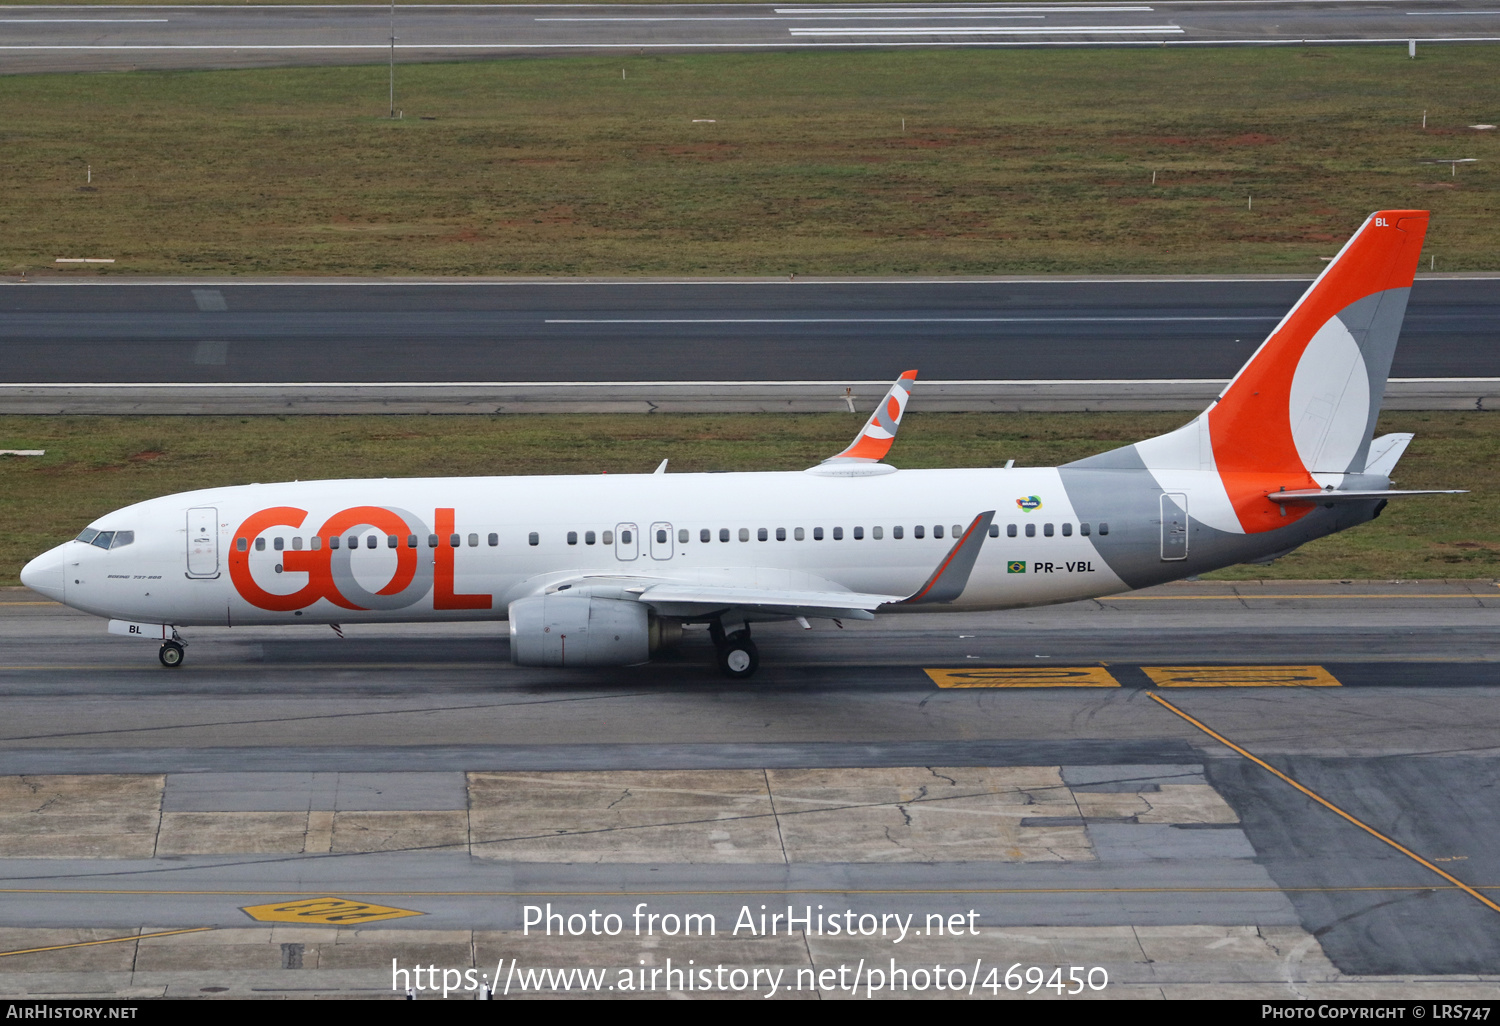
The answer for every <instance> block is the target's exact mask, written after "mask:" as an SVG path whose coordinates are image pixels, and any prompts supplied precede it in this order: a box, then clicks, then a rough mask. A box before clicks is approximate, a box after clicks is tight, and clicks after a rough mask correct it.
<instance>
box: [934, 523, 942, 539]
mask: <svg viewBox="0 0 1500 1026" xmlns="http://www.w3.org/2000/svg"><path fill="white" fill-rule="evenodd" d="M932 536H933V537H934V538H941V537H942V536H943V525H942V524H933V525H932Z"/></svg>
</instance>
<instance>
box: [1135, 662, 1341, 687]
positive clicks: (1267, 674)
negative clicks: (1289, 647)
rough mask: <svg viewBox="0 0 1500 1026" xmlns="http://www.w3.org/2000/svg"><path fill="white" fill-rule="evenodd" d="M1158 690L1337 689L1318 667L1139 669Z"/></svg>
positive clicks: (1338, 685)
mask: <svg viewBox="0 0 1500 1026" xmlns="http://www.w3.org/2000/svg"><path fill="white" fill-rule="evenodd" d="M1141 672H1142V673H1144V674H1145V675H1146V676H1148V677H1150V678H1151V683H1153V684H1155V685H1156V686H1157V687H1159V688H1292V687H1297V688H1337V687H1342V686H1343V685H1342V684H1341V683H1340V682H1339V680H1338V679H1337V678H1336V677H1334V675H1333V674H1331V673H1329V672H1328V671H1327V670H1325V669H1323V667H1321V666H1142V667H1141Z"/></svg>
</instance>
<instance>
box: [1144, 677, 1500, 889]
mask: <svg viewBox="0 0 1500 1026" xmlns="http://www.w3.org/2000/svg"><path fill="white" fill-rule="evenodd" d="M1149 697H1150V699H1151V700H1152V701H1153V702H1156V703H1157V704H1158V705H1160V706H1163V707H1164V708H1166V709H1167V710H1168V711H1170V712H1172V713H1174V714H1176V715H1177V716H1180V717H1182V718H1183V719H1184V720H1186V721H1187V722H1189V723H1191V724H1192V725H1193V726H1195V727H1197V728H1198V729H1199V730H1201V731H1203V733H1205V734H1207V735H1208V736H1209V737H1211V738H1213V739H1214V740H1215V741H1217V742H1219V743H1220V744H1222V745H1224V746H1225V747H1226V748H1229V749H1231V750H1233V751H1235V752H1238V753H1239V754H1240V755H1243V756H1244V757H1245V758H1247V759H1249V760H1250V761H1251V762H1253V763H1255V765H1257V766H1259V767H1260V768H1261V769H1263V770H1265V771H1266V772H1267V773H1270V774H1271V775H1272V776H1275V777H1277V778H1278V779H1280V780H1281V781H1282V782H1284V783H1287V784H1290V785H1292V786H1293V787H1295V788H1296V789H1297V790H1299V791H1301V792H1302V793H1303V794H1305V795H1307V796H1308V797H1309V798H1311V799H1312V800H1313V801H1315V802H1317V803H1318V804H1319V805H1321V806H1323V807H1324V808H1326V809H1328V810H1329V811H1330V812H1333V813H1335V814H1337V815H1339V816H1341V817H1343V818H1344V819H1346V820H1348V821H1349V822H1350V823H1353V824H1354V825H1355V826H1357V827H1359V828H1360V829H1361V830H1363V831H1365V833H1367V834H1369V835H1370V836H1371V837H1374V838H1376V839H1377V840H1381V841H1384V842H1385V843H1386V844H1388V845H1390V846H1391V847H1392V848H1395V849H1396V850H1397V851H1399V852H1400V853H1401V854H1403V855H1405V856H1406V857H1407V858H1409V859H1411V860H1412V861H1413V862H1416V863H1417V864H1418V865H1420V866H1423V867H1425V868H1427V869H1430V870H1432V872H1434V873H1436V874H1437V875H1438V876H1440V877H1442V878H1443V879H1444V880H1447V881H1448V882H1449V883H1451V884H1452V885H1453V886H1455V887H1457V888H1458V889H1459V890H1461V891H1463V892H1464V893H1465V894H1467V895H1469V897H1471V898H1473V899H1474V900H1475V901H1477V902H1479V903H1480V904H1482V905H1484V906H1485V907H1486V908H1488V909H1490V910H1492V911H1495V912H1500V904H1496V903H1495V902H1493V901H1491V900H1490V899H1489V898H1486V897H1485V896H1484V895H1483V894H1480V893H1479V891H1477V890H1476V889H1474V888H1473V887H1470V886H1469V885H1468V884H1466V883H1464V882H1463V881H1462V880H1460V879H1459V878H1458V877H1456V876H1454V875H1453V874H1452V873H1449V872H1446V871H1445V870H1443V869H1440V868H1438V866H1436V865H1434V864H1433V863H1432V862H1430V861H1428V860H1427V859H1424V858H1423V857H1422V856H1420V855H1418V854H1417V853H1416V852H1414V851H1412V850H1411V849H1410V848H1408V847H1406V846H1405V845H1403V844H1401V843H1400V842H1399V841H1394V840H1392V839H1391V838H1389V837H1387V836H1386V835H1385V834H1382V833H1381V832H1380V831H1379V830H1376V829H1375V828H1374V827H1372V826H1370V825H1369V824H1368V823H1366V822H1365V821H1364V820H1361V819H1357V818H1355V817H1354V816H1352V815H1350V814H1349V813H1347V812H1345V811H1344V810H1343V809H1341V808H1339V807H1338V806H1337V805H1335V804H1333V802H1331V801H1329V800H1328V799H1327V798H1324V797H1323V796H1322V795H1320V794H1318V793H1317V792H1316V791H1314V790H1312V789H1311V788H1308V787H1304V786H1303V785H1302V784H1299V783H1297V781H1295V780H1293V779H1292V778H1291V777H1289V776H1287V775H1286V774H1285V773H1283V772H1281V770H1279V769H1277V768H1276V767H1275V766H1272V765H1271V764H1270V763H1268V762H1266V761H1265V760H1264V759H1262V758H1260V757H1258V756H1256V755H1253V754H1252V753H1251V752H1249V751H1247V750H1246V749H1244V748H1241V747H1240V746H1239V745H1237V744H1235V743H1234V742H1233V741H1231V740H1229V739H1228V738H1227V737H1225V736H1224V735H1223V734H1220V733H1218V732H1217V731H1215V730H1214V729H1213V728H1212V727H1210V726H1208V725H1207V724H1205V723H1204V722H1203V721H1201V720H1197V719H1194V718H1193V717H1192V716H1189V715H1188V714H1187V713H1185V712H1183V711H1182V710H1181V709H1179V708H1177V706H1175V705H1173V704H1172V703H1171V702H1168V701H1167V700H1166V699H1165V698H1163V697H1161V696H1160V695H1157V694H1150V695H1149Z"/></svg>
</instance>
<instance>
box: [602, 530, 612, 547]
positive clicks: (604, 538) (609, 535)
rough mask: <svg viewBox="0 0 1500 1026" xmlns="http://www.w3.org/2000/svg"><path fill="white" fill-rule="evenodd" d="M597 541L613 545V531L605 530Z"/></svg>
mask: <svg viewBox="0 0 1500 1026" xmlns="http://www.w3.org/2000/svg"><path fill="white" fill-rule="evenodd" d="M599 541H600V543H601V544H604V545H613V544H614V543H615V532H613V531H605V532H604V534H603V536H601V537H600V539H599Z"/></svg>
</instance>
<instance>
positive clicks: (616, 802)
mask: <svg viewBox="0 0 1500 1026" xmlns="http://www.w3.org/2000/svg"><path fill="white" fill-rule="evenodd" d="M629 797H631V794H630V788H628V787H627V788H626V789H625V790H624V791H623V792H622V793H621V795H620V797H618V798H616V799H615V800H614V801H612V802H610V803H609V804H608V805H606V806H605V808H606V809H612V808H614V807H615V806H616V805H619V804H620V803H621V802H623V801H624V800H625V799H626V798H629Z"/></svg>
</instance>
